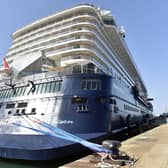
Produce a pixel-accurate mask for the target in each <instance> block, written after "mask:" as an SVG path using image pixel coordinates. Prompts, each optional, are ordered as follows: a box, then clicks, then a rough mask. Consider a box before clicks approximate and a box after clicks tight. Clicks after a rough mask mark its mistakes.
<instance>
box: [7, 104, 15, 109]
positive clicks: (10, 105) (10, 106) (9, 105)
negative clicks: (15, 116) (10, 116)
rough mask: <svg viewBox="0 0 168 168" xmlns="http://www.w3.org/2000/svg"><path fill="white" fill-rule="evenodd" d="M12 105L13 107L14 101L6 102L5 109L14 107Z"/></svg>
mask: <svg viewBox="0 0 168 168" xmlns="http://www.w3.org/2000/svg"><path fill="white" fill-rule="evenodd" d="M14 107H15V104H14V103H10V104H7V105H6V109H9V108H14Z"/></svg>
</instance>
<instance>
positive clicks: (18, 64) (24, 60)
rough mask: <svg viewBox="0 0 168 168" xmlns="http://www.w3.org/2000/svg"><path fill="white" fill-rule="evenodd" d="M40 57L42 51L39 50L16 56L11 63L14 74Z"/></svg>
mask: <svg viewBox="0 0 168 168" xmlns="http://www.w3.org/2000/svg"><path fill="white" fill-rule="evenodd" d="M41 57H42V53H41V52H40V51H38V52H35V53H29V54H26V55H22V56H17V57H16V58H15V60H14V61H13V62H12V64H11V67H12V71H13V73H14V76H17V75H18V74H19V73H20V72H22V71H24V69H25V68H27V67H28V66H30V65H31V64H33V63H34V62H35V61H37V60H38V59H39V58H41Z"/></svg>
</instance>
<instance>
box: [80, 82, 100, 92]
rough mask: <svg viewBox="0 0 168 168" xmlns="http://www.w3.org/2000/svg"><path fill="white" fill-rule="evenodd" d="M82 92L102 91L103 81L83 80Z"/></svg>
mask: <svg viewBox="0 0 168 168" xmlns="http://www.w3.org/2000/svg"><path fill="white" fill-rule="evenodd" d="M81 89H82V90H101V81H100V80H99V79H82V80H81Z"/></svg>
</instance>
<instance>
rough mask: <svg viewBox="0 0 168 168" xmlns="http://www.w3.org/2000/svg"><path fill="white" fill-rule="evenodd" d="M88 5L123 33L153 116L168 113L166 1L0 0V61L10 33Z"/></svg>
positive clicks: (6, 49)
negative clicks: (108, 13) (107, 14)
mask: <svg viewBox="0 0 168 168" xmlns="http://www.w3.org/2000/svg"><path fill="white" fill-rule="evenodd" d="M81 3H91V4H95V5H96V6H98V7H100V8H104V9H109V10H111V11H112V14H113V16H114V17H115V19H116V22H117V24H118V25H120V26H124V28H125V30H126V38H125V39H126V42H127V45H128V47H129V49H130V51H131V53H132V56H133V58H134V60H135V62H136V65H137V67H138V70H139V72H140V74H141V76H142V78H143V80H144V82H145V85H146V87H147V89H148V95H149V97H152V98H154V101H153V105H154V113H155V114H160V113H163V112H166V111H168V74H167V73H168V10H167V7H168V1H167V0H160V1H158V0H150V1H147V0H83V1H81V0H66V1H63V0H62V1H61V0H1V1H0V6H1V10H0V60H2V57H3V56H5V54H6V53H7V51H8V48H9V47H10V45H11V42H12V40H11V34H12V32H14V31H16V30H17V29H19V28H22V27H23V26H25V25H27V24H29V23H32V22H33V21H36V20H38V19H40V18H43V17H45V16H48V15H50V14H53V13H56V12H59V11H61V10H64V9H67V8H71V7H73V6H75V5H77V4H81Z"/></svg>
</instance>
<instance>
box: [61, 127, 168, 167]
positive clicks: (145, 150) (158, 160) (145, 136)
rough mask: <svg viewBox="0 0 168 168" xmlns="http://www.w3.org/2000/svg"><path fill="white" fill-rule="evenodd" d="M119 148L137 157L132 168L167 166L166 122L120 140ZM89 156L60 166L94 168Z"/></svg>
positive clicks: (167, 131) (167, 136)
mask: <svg viewBox="0 0 168 168" xmlns="http://www.w3.org/2000/svg"><path fill="white" fill-rule="evenodd" d="M120 149H121V151H125V152H126V153H127V154H128V155H129V156H134V157H135V158H137V159H138V160H137V162H136V163H135V164H134V165H133V166H132V167H133V168H168V124H164V125H161V126H158V127H156V128H154V129H152V130H149V131H147V132H145V133H142V134H140V135H138V136H135V137H133V138H130V139H128V140H126V141H124V142H122V147H121V148H120ZM91 158H92V156H91V155H89V156H86V157H84V158H81V159H79V160H76V161H74V162H72V163H68V164H66V165H63V166H60V168H95V167H96V166H95V164H93V163H90V159H91ZM127 167H128V166H123V168H127Z"/></svg>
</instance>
